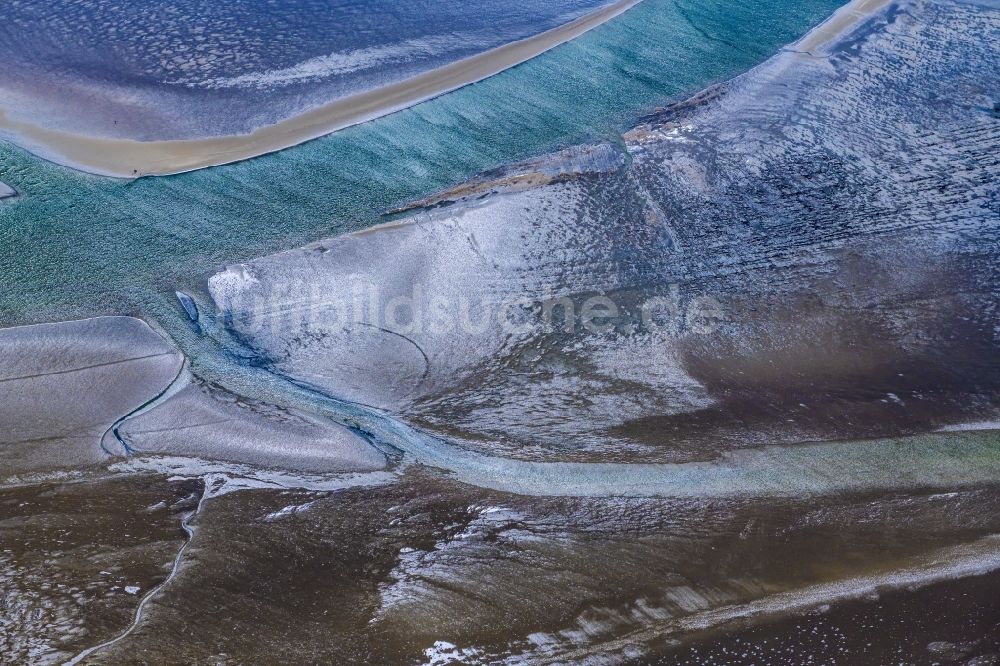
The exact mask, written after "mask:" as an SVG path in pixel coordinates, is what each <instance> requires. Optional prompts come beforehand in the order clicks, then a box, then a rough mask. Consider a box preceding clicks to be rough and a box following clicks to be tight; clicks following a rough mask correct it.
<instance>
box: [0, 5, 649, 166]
mask: <svg viewBox="0 0 1000 666" xmlns="http://www.w3.org/2000/svg"><path fill="white" fill-rule="evenodd" d="M641 1H642V0H617V1H616V2H613V3H611V4H609V5H607V6H605V7H602V8H601V9H598V10H596V11H594V12H591V13H590V14H587V15H586V16H582V17H580V18H578V19H576V20H574V21H571V22H569V23H567V24H565V25H562V26H559V27H558V28H553V29H552V30H548V31H546V32H543V33H541V34H538V35H535V36H533V37H529V38H526V39H522V40H519V41H516V42H511V43H510V44H505V45H503V46H500V47H497V48H495V49H491V50H489V51H485V52H483V53H480V54H478V55H475V56H472V57H469V58H465V59H463V60H459V61H457V62H454V63H451V64H449V65H445V66H443V67H439V68H437V69H434V70H432V71H429V72H424V73H423V74H419V75H417V76H414V77H412V78H409V79H406V80H404V81H399V82H397V83H392V84H389V85H387V86H384V87H382V88H378V89H376V90H370V91H366V92H363V93H358V94H356V95H351V96H349V97H344V98H341V99H338V100H335V101H333V102H330V103H328V104H324V105H322V106H319V107H316V108H314V109H311V110H309V111H306V112H305V113H302V114H300V115H298V116H295V117H293V118H289V119H288V120H285V121H282V122H279V123H277V124H274V125H270V126H268V127H263V128H260V129H257V130H255V131H253V132H251V133H249V134H243V135H237V136H226V137H218V138H207V139H183V140H171V141H136V140H131V139H108V138H102V137H91V136H84V135H78V134H73V133H70V132H63V131H60V130H53V129H47V128H44V127H39V126H37V125H35V124H33V123H31V122H28V121H25V120H21V119H17V118H12V117H11V116H10V115H9V113H7V112H5V111H4V110H3V109H0V136H3V135H5V136H7V137H10V138H11V139H13V143H16V144H17V145H20V146H22V147H24V148H26V149H28V150H30V151H31V152H33V153H35V154H37V155H39V156H41V157H44V158H46V159H48V160H51V161H53V162H56V163H58V164H63V165H66V166H70V167H73V168H76V169H80V170H82V171H88V172H90V173H95V174H100V175H106V176H118V177H123V178H131V177H136V176H146V175H167V174H173V173H181V172H184V171H192V170H194V169H200V168H203V167H207V166H216V165H220V164H228V163H230V162H236V161H239V160H244V159H248V158H250V157H255V156H257V155H263V154H264V153H269V152H274V151H276V150H281V149H283V148H288V147H289V146H294V145H296V144H299V143H303V142H305V141H309V140H310V139H315V138H318V137H321V136H323V135H325V134H329V133H331V132H335V131H337V130H340V129H343V128H345V127H350V126H351V125H357V124H359V123H363V122H366V121H369V120H373V119H375V118H378V117H380V116H385V115H388V114H390V113H393V112H395V111H400V110H402V109H406V108H408V107H411V106H414V105H416V104H419V103H420V102H424V101H427V100H429V99H432V98H434V97H438V96H440V95H443V94H445V93H448V92H451V91H453V90H456V89H458V88H461V87H463V86H466V85H469V84H472V83H476V82H477V81H482V80H483V79H486V78H489V77H490V76H493V75H495V74H498V73H500V72H502V71H504V70H506V69H509V68H511V67H514V66H515V65H518V64H520V63H522V62H524V61H526V60H529V59H531V58H534V57H535V56H537V55H540V54H542V53H544V52H545V51H548V50H549V49H552V48H555V47H556V46H559V45H560V44H563V43H565V42H568V41H570V40H572V39H574V38H576V37H579V36H580V35H582V34H583V33H585V32H587V31H589V30H591V29H593V28H596V27H597V26H599V25H601V24H602V23H605V22H606V21H609V20H610V19H612V18H614V17H616V16H618V15H620V14H622V13H623V12H625V11H627V10H629V9H631V8H632V7H634V6H635V5H637V4H639V2H641Z"/></svg>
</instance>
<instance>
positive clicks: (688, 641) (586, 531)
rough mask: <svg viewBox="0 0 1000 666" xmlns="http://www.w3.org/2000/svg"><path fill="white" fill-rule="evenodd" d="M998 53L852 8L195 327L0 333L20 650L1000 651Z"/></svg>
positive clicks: (110, 323)
mask: <svg viewBox="0 0 1000 666" xmlns="http://www.w3.org/2000/svg"><path fill="white" fill-rule="evenodd" d="M622 18H624V16H623V17H622ZM609 25H611V24H609ZM998 43H1000V8H998V7H997V6H996V5H995V3H990V2H975V1H971V0H942V1H939V2H927V1H924V0H889V1H887V2H871V1H870V0H858V1H856V2H853V3H850V4H849V5H847V6H846V7H844V8H842V9H841V10H839V11H838V12H837V13H836V14H835V15H834V16H832V17H831V18H830V20H828V21H827V22H826V23H825V24H823V25H821V26H819V27H817V28H816V29H815V30H813V31H812V32H811V33H809V34H808V35H806V36H805V37H803V38H802V39H801V40H799V41H798V42H795V43H793V44H790V45H789V46H787V47H785V48H784V49H782V50H781V51H780V52H778V53H777V54H775V55H774V56H773V57H771V58H770V59H768V60H767V61H766V62H763V63H761V64H759V65H758V66H756V67H754V68H753V69H751V70H750V71H748V72H746V73H744V74H742V75H740V76H738V77H736V78H734V79H731V80H728V81H725V82H723V83H719V84H716V85H713V86H711V87H709V88H707V89H705V90H703V91H701V92H700V93H697V94H695V95H694V96H690V97H689V98H687V99H685V100H682V101H675V103H673V104H666V103H665V104H664V106H663V108H660V109H657V110H655V111H653V112H652V113H651V114H649V115H647V116H645V117H643V118H640V119H639V120H637V121H634V122H632V123H631V126H630V127H629V128H628V129H627V130H626V131H624V132H622V133H621V134H620V135H618V136H617V137H613V138H611V139H607V140H602V141H599V142H593V143H580V144H578V145H572V146H563V147H561V148H560V149H559V150H555V151H552V152H549V153H547V154H544V155H540V156H535V157H528V158H525V159H521V160H515V161H511V162H509V163H507V164H504V165H502V166H499V167H496V168H494V169H491V170H489V171H486V172H484V173H481V174H479V175H476V176H472V177H470V178H468V179H465V180H464V181H462V182H458V183H452V184H451V185H449V186H448V187H446V188H444V189H442V190H440V191H438V192H437V193H422V194H421V195H420V196H419V197H416V198H415V199H414V200H412V201H410V202H408V203H407V202H396V203H395V204H394V205H392V206H389V207H387V208H386V210H385V212H384V215H383V216H382V217H381V218H380V220H379V222H380V224H378V225H375V226H370V227H369V228H366V229H363V230H358V231H355V232H354V233H349V234H339V235H336V236H332V237H329V238H323V239H320V240H313V242H310V243H308V244H306V245H302V246H301V247H298V248H297V249H288V248H285V249H283V250H282V251H280V252H276V253H272V254H267V255H266V256H260V257H257V258H254V259H249V260H246V261H239V262H232V263H229V262H225V264H227V265H225V264H219V265H213V264H210V263H206V264H205V265H204V266H203V268H202V270H201V273H200V275H201V277H200V278H198V279H189V280H187V281H186V282H185V283H183V284H177V285H173V289H171V291H170V298H171V300H172V301H174V299H176V301H175V302H173V303H172V309H170V310H163V311H161V312H164V313H169V316H165V315H161V316H159V317H152V316H149V313H146V312H138V313H122V314H140V315H143V316H144V317H145V319H147V320H148V321H144V320H143V319H142V318H138V317H134V316H116V317H96V318H93V317H91V318H86V319H77V320H73V321H63V322H59V323H51V324H41V325H31V326H16V327H10V328H6V329H2V330H0V424H2V426H3V427H2V431H0V440H2V447H3V449H2V455H3V458H2V464H0V471H2V474H0V506H2V507H3V509H2V513H0V586H2V588H0V589H2V590H3V592H4V594H3V596H2V603H3V607H4V609H5V610H7V611H8V612H7V613H6V614H5V616H4V619H3V620H0V651H2V654H3V657H4V658H5V659H8V660H10V661H13V662H31V663H67V662H68V663H95V664H97V663H108V664H112V663H113V664H118V663H251V662H255V663H261V662H264V663H272V662H274V663H277V662H287V663H315V662H333V663H393V664H397V663H398V664H420V663H424V664H433V665H435V666H437V665H441V664H447V663H480V664H486V663H531V664H535V663H538V664H544V663H602V664H603V663H609V664H615V663H634V664H680V663H699V664H707V663H789V664H801V663H849V664H884V663H906V664H911V663H912V664H924V663H926V664H931V663H962V664H966V665H968V666H971V665H972V664H987V663H996V662H997V661H998V660H1000V644H998V643H997V640H998V631H1000V608H998V607H997V603H996V590H997V576H998V575H1000V431H998V429H997V426H996V423H997V422H998V420H1000V416H998V415H1000V395H998V390H1000V365H998V359H1000V353H998V352H1000V349H998V347H1000V312H998V310H997V307H996V304H997V303H998V302H1000V288H998V287H997V285H998V284H1000V282H998V278H1000V245H998V243H997V239H998V238H1000V233H998V232H1000V160H998V158H997V155H998V154H1000V118H998V115H997V113H996V108H997V106H996V105H997V103H998V101H997V99H996V91H997V90H998V89H1000V71H998V70H997V68H996V66H995V50H996V45H997V44H998ZM135 182H136V183H140V185H139V186H140V187H141V186H142V185H141V183H142V181H135ZM166 182H168V183H169V182H171V181H169V180H167V181H166ZM30 196H31V193H30V192H29V193H28V197H30ZM22 198H23V197H18V199H22ZM9 204H10V205H16V206H22V205H24V201H19V200H15V201H14V202H5V203H2V204H0V206H6V205H9ZM0 210H2V209H0ZM170 317H172V318H170Z"/></svg>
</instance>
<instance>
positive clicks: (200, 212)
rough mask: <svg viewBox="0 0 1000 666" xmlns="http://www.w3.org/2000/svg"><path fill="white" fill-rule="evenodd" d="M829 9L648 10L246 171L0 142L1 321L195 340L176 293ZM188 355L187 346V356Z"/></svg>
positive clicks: (588, 129)
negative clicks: (102, 321)
mask: <svg viewBox="0 0 1000 666" xmlns="http://www.w3.org/2000/svg"><path fill="white" fill-rule="evenodd" d="M839 4H841V3H840V2H838V1H837V0H802V1H800V2H796V3H794V4H793V5H789V4H788V3H785V2H779V1H774V0H758V1H756V2H743V3H736V2H732V1H724V0H711V1H709V2H705V1H704V0H677V1H672V0H646V2H644V3H643V4H641V5H639V6H638V7H637V8H635V9H633V10H631V11H629V12H628V13H626V14H625V15H623V16H621V17H619V18H618V19H615V20H613V21H611V22H609V23H607V24H605V25H604V26H601V27H600V28H598V29H596V30H594V31H592V32H590V33H588V34H587V35H585V36H583V37H581V38H580V39H578V40H575V41H574V42H571V43H569V44H566V45H564V46H562V47H559V48H557V49H555V50H553V51H551V52H549V53H547V54H544V55H542V56H541V57H538V58H536V59H534V60H532V61H530V62H528V63H525V64H523V65H521V66H519V67H516V68H514V69H512V70H509V71H507V72H505V73H503V74H501V75H498V76H495V77H493V78H491V79H489V80H487V81H484V82H482V83H479V84H476V85H473V86H469V87H467V88H464V89H462V90H460V91H457V92H455V93H452V94H450V95H447V96H445V97H442V98H439V99H436V100H433V101H430V102H427V103H424V104H421V105H419V106H417V107H414V108H412V109H410V110H407V111H404V112H400V113H397V114H395V115H392V116H389V117H386V118H383V119H380V120H377V121H374V122H371V123H367V124H365V125H361V126H357V127H354V128H350V129H347V130H344V131H342V132H339V133H337V134H335V135H331V136H329V137H325V138H323V139H319V140H316V141H313V142H310V143H308V144H304V145H302V146H298V147H295V148H291V149H288V150H285V151H282V152H280V153H275V154H271V155H266V156H262V157H259V158H256V159H253V160H249V161H246V162H242V163H238V164H233V165H229V166H224V167H216V168H212V169H207V170H202V171H197V172H193V173H188V174H181V175H177V176H171V177H165V178H144V179H141V180H138V181H133V182H128V181H122V180H114V179H107V178H101V177H95V176H90V175H87V174H83V173H79V172H75V171H72V170H70V169H65V168H62V167H58V166H55V165H52V164H49V163H47V162H44V161H42V160H40V159H37V158H35V157H33V156H31V155H29V154H27V153H25V152H24V151H22V150H20V149H18V148H16V147H14V146H12V145H9V144H0V180H2V181H4V182H7V183H9V184H11V185H13V186H14V187H16V188H17V189H18V191H19V192H20V194H21V196H20V197H18V198H17V199H15V200H13V201H10V202H3V203H0V278H2V286H3V289H2V292H0V325H2V326H8V325H17V324H27V323H34V322H41V321H52V320H60V319H69V318H74V317H83V316H91V315H96V314H111V313H121V314H141V315H144V316H146V317H149V318H152V319H154V320H156V321H157V322H158V323H159V324H160V325H161V326H163V327H164V328H165V329H166V330H167V331H168V332H169V333H170V334H171V335H172V336H174V337H175V339H176V340H177V342H178V343H179V344H180V345H181V347H182V348H185V350H186V351H190V350H189V349H187V347H189V346H190V345H191V344H195V337H196V336H193V334H192V332H191V331H190V328H189V326H188V325H187V322H186V320H185V318H184V315H183V312H182V311H181V309H180V307H179V305H178V304H177V302H176V300H175V298H174V296H173V292H174V290H175V289H185V290H191V291H195V292H200V291H201V289H202V285H203V284H204V278H205V277H206V276H207V275H208V274H210V273H212V272H214V271H215V270H217V269H218V268H220V267H221V266H222V265H224V264H226V263H232V262H239V261H242V260H247V259H250V258H253V257H257V256H261V255H264V254H267V253H271V252H274V251H277V250H280V249H284V248H291V247H296V246H298V245H301V244H304V243H306V242H308V241H310V240H314V239H317V238H320V237H323V236H329V235H333V234H340V233H344V232H348V231H352V230H356V229H359V228H364V227H366V226H370V225H372V224H375V223H377V222H379V221H380V213H381V211H383V210H385V209H386V208H387V207H391V206H393V205H398V204H400V203H403V202H405V201H407V200H410V199H413V198H417V197H420V196H423V195H426V194H428V193H431V192H433V191H435V190H438V189H440V188H442V187H444V186H447V185H448V184H451V183H454V182H456V181H459V180H461V179H463V178H466V177H468V176H470V175H472V174H474V173H476V172H479V171H482V170H484V169H487V168H490V167H493V166H496V165H498V164H501V163H504V162H508V161H511V160H515V159H520V158H524V157H527V156H530V155H532V154H537V153H540V152H543V151H547V150H551V149H554V148H557V147H560V146H564V145H570V144H574V143H578V142H581V141H588V140H595V139H609V138H610V139H614V138H615V137H616V136H617V135H618V133H619V132H620V131H621V130H622V129H623V128H624V127H626V126H627V125H628V124H629V122H630V121H631V120H633V119H634V118H635V117H636V116H637V115H640V114H642V113H645V112H647V111H650V110H652V108H653V107H654V106H656V105H659V104H664V103H666V102H668V101H670V100H672V99H676V98H678V97H682V96H683V95H685V94H687V93H690V92H694V91H696V90H698V89H700V88H702V87H704V86H705V85H707V84H709V83H711V82H713V81H717V80H720V79H724V78H727V77H729V76H732V75H734V74H736V73H738V72H740V71H742V70H745V69H747V68H749V67H751V66H753V65H755V64H757V63H759V62H761V61H763V60H764V59H765V58H766V57H767V56H768V55H770V54H771V53H773V52H774V51H776V50H777V49H779V48H780V47H781V46H782V45H784V44H786V43H788V42H790V41H792V40H794V39H795V38H796V37H797V36H799V35H801V34H802V33H804V32H805V31H806V30H807V29H808V28H809V27H810V26H812V25H814V24H816V23H818V22H819V21H821V20H822V19H823V18H824V17H825V16H827V15H828V14H829V13H830V12H832V11H833V10H834V9H835V8H836V7H837V6H838V5H839ZM186 343H187V344H186Z"/></svg>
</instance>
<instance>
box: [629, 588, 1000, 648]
mask: <svg viewBox="0 0 1000 666" xmlns="http://www.w3.org/2000/svg"><path fill="white" fill-rule="evenodd" d="M631 663H633V664H636V665H637V666H638V665H639V664H643V665H648V666H653V665H654V664H656V665H662V666H666V665H667V664H670V665H672V666H673V665H676V666H683V665H687V664H691V665H694V664H762V663H763V664H787V665H795V664H803V663H821V664H914V665H918V666H931V665H932V664H963V665H965V666H993V665H994V664H1000V574H988V575H985V576H976V577H972V578H968V579H964V580H957V581H948V582H944V583H938V584H935V585H930V586H928V587H926V588H923V589H919V590H911V591H908V590H898V591H892V592H887V593H885V594H883V595H881V596H879V597H878V598H872V599H868V600H861V601H852V602H849V603H844V604H838V605H836V606H833V607H830V608H823V609H821V610H818V611H815V612H812V613H809V614H807V615H802V616H797V617H793V618H788V619H784V620H782V621H780V622H775V623H771V624H768V623H764V624H761V625H760V626H756V627H752V628H747V629H741V630H735V631H730V632H721V631H719V632H709V634H708V635H706V636H704V637H702V638H701V639H700V640H698V641H696V642H693V643H690V644H686V645H684V646H683V647H675V648H672V649H667V650H664V651H663V652H662V653H661V654H659V655H656V656H652V655H651V656H649V657H645V658H642V659H637V660H634V661H633V662H631Z"/></svg>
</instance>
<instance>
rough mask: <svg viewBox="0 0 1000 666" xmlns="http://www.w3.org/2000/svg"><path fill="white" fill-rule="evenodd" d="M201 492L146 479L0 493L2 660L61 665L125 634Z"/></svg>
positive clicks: (186, 484) (163, 572)
mask: <svg viewBox="0 0 1000 666" xmlns="http://www.w3.org/2000/svg"><path fill="white" fill-rule="evenodd" d="M200 494H201V488H200V482H198V481H197V480H194V481H167V480H165V479H163V478H148V477H145V478H143V477H128V478H106V479H100V480H92V481H89V482H87V483H69V484H60V483H43V484H37V485H31V486H23V487H14V488H11V487H6V488H0V607H2V613H0V655H2V659H0V660H2V661H3V662H4V663H10V664H14V663H21V664H28V663H30V664H51V663H63V662H65V661H66V660H68V659H69V658H70V657H72V656H73V655H74V654H76V653H77V652H79V651H80V650H82V649H84V648H86V647H88V646H90V645H93V644H95V643H98V642H100V641H102V640H105V639H107V638H110V637H111V636H113V635H114V634H116V633H117V632H119V631H121V628H122V627H124V626H125V625H127V624H128V622H129V621H130V620H131V617H132V614H133V613H134V612H135V606H136V604H137V602H138V600H139V597H140V596H141V595H142V594H145V593H146V591H147V590H149V589H150V588H152V587H153V586H155V585H157V584H158V583H160V582H161V581H162V580H163V579H164V578H166V576H167V571H168V570H169V563H170V562H171V560H172V559H173V556H174V553H175V552H176V550H177V549H178V548H179V547H180V545H181V544H182V543H183V541H184V538H185V536H184V532H183V531H182V530H181V527H180V522H181V518H182V516H183V515H184V514H185V513H187V512H190V511H191V510H193V508H194V506H195V505H196V504H197V500H198V497H199V495H200Z"/></svg>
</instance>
